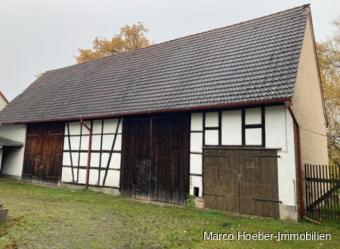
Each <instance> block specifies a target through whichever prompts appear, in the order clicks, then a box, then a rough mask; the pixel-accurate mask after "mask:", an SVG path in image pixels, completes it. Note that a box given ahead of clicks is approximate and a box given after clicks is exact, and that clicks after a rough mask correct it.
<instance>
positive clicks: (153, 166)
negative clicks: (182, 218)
mask: <svg viewBox="0 0 340 249" xmlns="http://www.w3.org/2000/svg"><path fill="white" fill-rule="evenodd" d="M189 125H190V122H189V117H188V116H187V115H185V114H173V115H159V116H151V117H131V118H125V119H124V121H123V141H122V171H121V174H122V175H121V188H122V193H123V195H125V196H130V197H136V198H142V199H149V200H155V201H163V202H170V203H177V204H182V203H184V201H185V198H186V195H187V194H188V190H189V131H190V127H189Z"/></svg>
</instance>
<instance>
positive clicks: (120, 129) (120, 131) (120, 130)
mask: <svg viewBox="0 0 340 249" xmlns="http://www.w3.org/2000/svg"><path fill="white" fill-rule="evenodd" d="M122 132H123V118H121V119H120V124H119V127H118V133H122Z"/></svg>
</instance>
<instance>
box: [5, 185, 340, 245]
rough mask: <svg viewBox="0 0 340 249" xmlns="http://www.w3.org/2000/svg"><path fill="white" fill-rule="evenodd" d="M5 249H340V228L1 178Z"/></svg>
mask: <svg viewBox="0 0 340 249" xmlns="http://www.w3.org/2000/svg"><path fill="white" fill-rule="evenodd" d="M0 203H3V204H4V206H5V207H6V208H8V209H9V217H8V220H7V222H6V223H5V224H3V225H0V248H16V246H17V247H18V248H37V249H38V248H48V249H51V248H58V249H61V248H278V247H279V248H340V235H339V234H340V225H339V224H323V225H314V224H309V223H305V222H301V223H298V224H296V223H293V222H283V221H278V220H272V219H260V218H246V217H237V216H230V215H226V214H224V213H222V212H217V211H207V210H198V209H194V208H189V207H173V206H167V205H155V204H145V203H140V202H136V201H132V200H128V199H124V198H120V197H113V196H111V195H106V194H102V193H96V192H91V191H83V190H69V189H63V188H51V187H43V186H37V185H32V184H27V183H22V182H17V181H10V180H4V179H0ZM203 231H214V232H231V233H236V231H246V232H257V231H262V232H276V231H282V232H304V231H318V232H329V233H331V234H332V240H331V241H203V240H202V233H203Z"/></svg>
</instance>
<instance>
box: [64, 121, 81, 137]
mask: <svg viewBox="0 0 340 249" xmlns="http://www.w3.org/2000/svg"><path fill="white" fill-rule="evenodd" d="M69 129H70V135H80V122H69ZM66 134H67V127H66Z"/></svg>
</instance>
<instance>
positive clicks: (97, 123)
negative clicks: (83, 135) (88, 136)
mask: <svg viewBox="0 0 340 249" xmlns="http://www.w3.org/2000/svg"><path fill="white" fill-rule="evenodd" d="M101 132H102V120H94V121H93V126H92V134H101Z"/></svg>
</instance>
